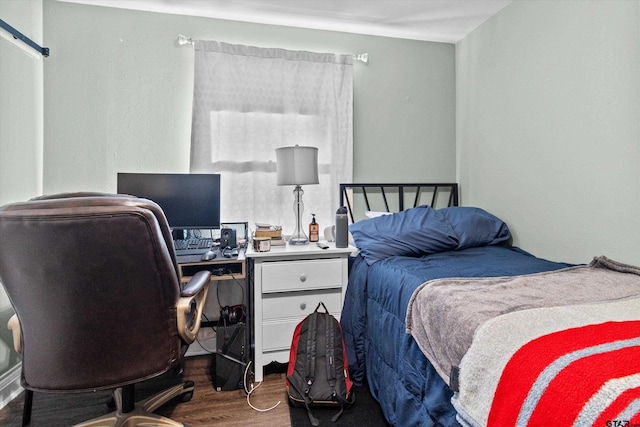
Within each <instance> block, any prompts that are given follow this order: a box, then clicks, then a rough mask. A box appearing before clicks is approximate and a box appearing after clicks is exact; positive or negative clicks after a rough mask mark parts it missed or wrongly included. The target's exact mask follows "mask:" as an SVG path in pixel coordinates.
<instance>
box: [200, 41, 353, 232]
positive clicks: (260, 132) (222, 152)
mask: <svg viewBox="0 0 640 427" xmlns="http://www.w3.org/2000/svg"><path fill="white" fill-rule="evenodd" d="M352 61H353V60H352V57H351V56H350V55H335V54H327V53H313V52H303V51H288V50H284V49H266V48H258V47H252V46H242V45H231V44H227V43H221V42H215V41H200V40H198V41H196V42H195V79H194V100H193V125H192V141H191V172H193V173H204V172H208V173H212V172H213V173H220V174H221V204H222V207H221V219H222V221H223V222H224V221H247V222H248V223H249V226H250V227H251V228H253V227H254V225H255V223H256V222H262V223H271V224H275V225H282V227H283V233H284V234H290V233H291V232H292V231H293V228H294V226H295V217H294V214H293V200H294V199H293V187H278V186H277V185H276V161H275V159H276V154H275V149H276V148H278V147H284V146H290V145H295V144H298V145H307V146H314V147H318V150H319V152H318V163H319V164H318V170H319V179H320V184H319V185H308V186H304V187H303V190H304V192H305V195H304V197H303V200H304V204H305V208H304V216H303V224H307V223H309V222H311V213H314V214H316V218H317V221H318V222H319V223H320V226H321V229H322V228H324V227H325V226H328V225H331V224H333V223H334V216H335V211H336V210H337V209H338V207H339V206H338V203H339V184H340V183H341V182H351V181H352V177H353V125H352V117H353V114H352V111H353V70H352Z"/></svg>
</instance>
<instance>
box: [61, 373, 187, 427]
mask: <svg viewBox="0 0 640 427" xmlns="http://www.w3.org/2000/svg"><path fill="white" fill-rule="evenodd" d="M193 389H194V383H193V382H192V381H186V382H184V383H182V384H178V385H176V386H173V387H171V388H168V389H165V390H163V391H161V392H159V393H156V394H154V395H153V396H151V397H149V398H147V399H145V400H143V401H141V402H138V403H135V406H134V408H133V409H132V410H131V411H128V412H123V407H126V406H127V402H126V400H127V398H126V397H125V398H124V399H123V391H122V390H123V389H122V388H119V389H117V390H116V391H114V399H115V404H116V409H115V411H113V412H111V413H110V414H107V415H103V416H101V417H98V418H94V419H92V420H89V421H85V422H82V423H80V424H76V425H75V426H74V427H135V426H140V427H142V426H171V427H185V425H184V424H182V423H179V422H177V421H173V420H171V419H169V418H166V417H163V416H161V415H157V414H153V411H155V410H156V409H158V408H159V407H160V406H162V405H164V404H165V403H167V402H168V401H170V400H171V399H173V398H175V397H178V396H180V395H182V396H183V401H185V402H186V401H188V400H191V397H193ZM131 398H132V397H131Z"/></svg>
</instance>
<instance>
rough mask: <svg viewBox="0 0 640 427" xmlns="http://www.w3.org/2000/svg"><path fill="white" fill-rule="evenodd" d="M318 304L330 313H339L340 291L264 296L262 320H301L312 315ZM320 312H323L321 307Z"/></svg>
mask: <svg viewBox="0 0 640 427" xmlns="http://www.w3.org/2000/svg"><path fill="white" fill-rule="evenodd" d="M320 302H323V303H324V305H325V307H327V310H329V312H330V313H340V311H341V310H342V306H341V304H342V292H341V289H340V288H337V289H329V290H327V289H325V290H318V291H307V292H288V293H282V294H275V293H274V294H269V295H265V296H264V299H263V300H262V318H263V319H265V320H268V319H278V318H285V317H300V318H303V317H305V316H307V315H309V314H311V313H313V310H315V309H316V307H317V306H318V304H319V303H320ZM320 310H321V311H324V309H323V308H322V307H321V308H320Z"/></svg>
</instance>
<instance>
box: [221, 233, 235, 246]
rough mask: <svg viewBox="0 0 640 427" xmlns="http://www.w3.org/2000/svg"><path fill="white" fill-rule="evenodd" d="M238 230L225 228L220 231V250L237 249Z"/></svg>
mask: <svg viewBox="0 0 640 427" xmlns="http://www.w3.org/2000/svg"><path fill="white" fill-rule="evenodd" d="M236 245H237V243H236V230H235V229H233V228H223V229H222V230H220V249H224V248H235V247H236Z"/></svg>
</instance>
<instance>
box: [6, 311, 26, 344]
mask: <svg viewBox="0 0 640 427" xmlns="http://www.w3.org/2000/svg"><path fill="white" fill-rule="evenodd" d="M7 328H9V330H10V331H11V332H13V348H14V349H15V350H16V352H18V353H22V332H21V331H22V329H21V328H20V321H19V320H18V315H17V314H14V315H13V316H11V318H10V319H9V321H8V322H7Z"/></svg>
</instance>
